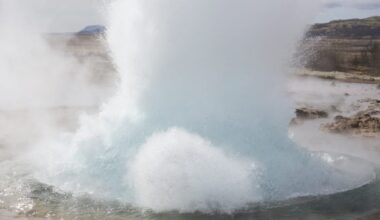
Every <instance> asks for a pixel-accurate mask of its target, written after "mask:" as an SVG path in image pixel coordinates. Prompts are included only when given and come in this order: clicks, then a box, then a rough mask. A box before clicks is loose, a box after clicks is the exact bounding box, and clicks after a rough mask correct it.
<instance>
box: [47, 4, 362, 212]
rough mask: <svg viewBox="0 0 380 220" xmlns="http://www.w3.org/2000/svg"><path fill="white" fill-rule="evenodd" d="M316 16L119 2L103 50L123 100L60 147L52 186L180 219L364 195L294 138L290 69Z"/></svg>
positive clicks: (306, 10) (287, 7) (278, 7)
mask: <svg viewBox="0 0 380 220" xmlns="http://www.w3.org/2000/svg"><path fill="white" fill-rule="evenodd" d="M313 2H315V1H313ZM317 5H318V4H316V3H311V2H310V1H298V0H290V1H286V2H285V1H283V0H272V1H267V0H242V1H238V2H237V1H230V0H193V1H189V0H176V1H172V0H159V1H151V0H116V1H114V2H113V3H111V5H110V8H109V24H108V31H107V38H108V42H109V46H110V48H111V52H112V57H113V59H114V62H115V65H116V67H117V70H118V72H119V73H120V85H119V86H120V88H119V91H118V93H117V94H116V95H115V96H114V97H113V98H112V99H111V100H110V101H109V102H107V103H106V104H104V106H103V109H102V111H101V112H100V113H99V114H98V115H97V116H95V117H92V116H90V117H87V118H85V119H83V120H82V125H81V127H80V129H79V130H78V132H77V133H76V134H75V135H74V137H72V138H69V140H68V141H66V142H64V144H62V143H61V145H65V151H66V153H65V154H62V151H59V158H61V160H59V161H58V162H57V161H56V159H53V160H52V161H54V162H55V163H54V164H55V165H54V164H53V163H51V161H50V163H49V166H50V169H49V171H52V172H51V173H50V174H49V178H47V179H46V181H49V182H50V183H53V184H58V185H59V186H60V187H61V188H63V189H65V190H69V191H74V192H75V191H77V192H91V193H92V194H93V195H95V196H99V197H107V198H113V199H114V198H117V199H120V200H122V201H126V202H129V203H131V204H133V205H136V206H138V207H143V208H149V209H153V210H154V211H171V210H178V211H181V212H193V211H202V212H214V211H217V212H233V211H236V210H238V209H242V208H244V207H245V206H247V205H249V204H250V203H253V202H258V201H263V200H279V199H286V198H289V197H294V196H299V195H310V194H324V193H332V192H336V191H339V190H344V189H348V188H350V187H355V186H357V185H358V184H361V181H362V180H359V179H357V178H355V177H350V176H349V175H346V174H345V173H344V172H335V170H334V168H333V167H332V166H331V164H327V163H325V162H324V161H323V160H321V159H320V158H319V157H318V156H316V155H312V154H309V153H308V152H304V151H302V150H300V149H298V148H297V147H296V146H295V145H294V144H292V143H291V141H290V140H289V139H288V137H287V126H288V121H289V115H290V113H291V110H290V108H289V105H288V102H287V100H286V97H285V96H284V93H285V92H284V91H283V87H282V85H284V83H283V81H284V75H285V72H286V70H285V69H286V68H285V67H286V64H287V61H288V60H289V58H290V56H291V55H292V49H293V47H294V45H295V43H296V41H297V40H298V39H299V37H300V36H301V35H302V32H303V30H304V28H305V25H306V24H307V22H308V21H309V16H311V15H312V14H313V11H314V10H315V7H317ZM62 158H63V159H62Z"/></svg>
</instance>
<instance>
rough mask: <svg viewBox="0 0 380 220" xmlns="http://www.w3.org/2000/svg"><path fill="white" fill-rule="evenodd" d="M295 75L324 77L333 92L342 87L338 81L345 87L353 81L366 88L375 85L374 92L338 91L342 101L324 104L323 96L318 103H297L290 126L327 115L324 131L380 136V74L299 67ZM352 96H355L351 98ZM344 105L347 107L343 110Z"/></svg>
mask: <svg viewBox="0 0 380 220" xmlns="http://www.w3.org/2000/svg"><path fill="white" fill-rule="evenodd" d="M295 75H296V76H295V78H293V79H292V80H301V81H302V80H311V81H313V80H322V81H323V82H324V84H326V85H328V87H329V88H328V89H329V90H331V91H330V92H331V93H332V94H333V93H334V90H336V91H339V88H336V87H337V83H341V84H346V87H347V85H350V84H352V83H355V84H358V85H363V86H364V87H365V88H364V87H363V90H368V88H367V87H372V88H375V89H372V90H373V91H372V94H367V95H364V96H361V97H355V95H356V91H350V89H346V91H342V93H340V94H339V95H340V102H341V103H339V102H337V103H331V104H330V105H329V106H322V105H321V103H322V102H323V101H322V100H321V101H320V102H321V103H318V100H317V101H316V103H317V104H315V103H313V104H308V103H302V102H301V103H298V105H296V109H295V117H294V118H293V119H292V120H291V122H290V126H297V125H300V124H302V123H303V122H304V121H305V120H318V119H325V120H324V122H321V123H320V130H322V131H324V132H329V133H334V134H344V135H354V136H362V137H380V99H378V98H380V77H374V76H368V75H354V74H350V73H340V72H319V71H310V70H298V71H297V72H296V74H295ZM376 89H377V90H378V91H376ZM326 90H327V88H326ZM376 92H377V94H376ZM316 93H318V91H316ZM350 96H353V98H351V99H350ZM342 100H343V101H342ZM306 102H307V101H306ZM342 103H343V104H342ZM342 105H343V106H342ZM342 108H343V109H345V111H342V110H341V109H342ZM326 120H327V122H326Z"/></svg>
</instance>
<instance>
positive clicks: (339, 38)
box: [298, 16, 380, 76]
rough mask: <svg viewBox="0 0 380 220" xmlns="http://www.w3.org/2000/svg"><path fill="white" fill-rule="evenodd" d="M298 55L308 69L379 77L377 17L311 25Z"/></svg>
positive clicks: (379, 48) (379, 59) (379, 30)
mask: <svg viewBox="0 0 380 220" xmlns="http://www.w3.org/2000/svg"><path fill="white" fill-rule="evenodd" d="M298 53H299V55H298V57H299V58H300V60H301V61H300V62H301V65H303V66H304V67H306V68H309V69H311V70H317V71H341V72H349V73H354V74H366V75H376V76H380V16H376V17H369V18H366V19H349V20H338V21H331V22H329V23H325V24H315V25H312V26H311V28H310V30H309V31H308V32H307V33H306V38H305V40H304V41H303V42H302V44H301V47H300V51H299V52H298Z"/></svg>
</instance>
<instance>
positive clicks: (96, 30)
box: [78, 25, 106, 34]
mask: <svg viewBox="0 0 380 220" xmlns="http://www.w3.org/2000/svg"><path fill="white" fill-rule="evenodd" d="M105 31H106V28H105V27H104V26H102V25H90V26H87V27H85V28H84V29H82V30H81V31H79V32H78V34H104V33H105Z"/></svg>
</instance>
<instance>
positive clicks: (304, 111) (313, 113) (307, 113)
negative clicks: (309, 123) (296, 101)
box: [295, 108, 328, 120]
mask: <svg viewBox="0 0 380 220" xmlns="http://www.w3.org/2000/svg"><path fill="white" fill-rule="evenodd" d="M295 113H296V118H297V119H302V120H306V119H317V118H327V117H328V114H327V112H325V111H322V110H318V109H311V108H298V109H296V112H295Z"/></svg>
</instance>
